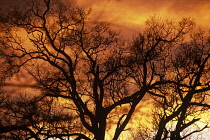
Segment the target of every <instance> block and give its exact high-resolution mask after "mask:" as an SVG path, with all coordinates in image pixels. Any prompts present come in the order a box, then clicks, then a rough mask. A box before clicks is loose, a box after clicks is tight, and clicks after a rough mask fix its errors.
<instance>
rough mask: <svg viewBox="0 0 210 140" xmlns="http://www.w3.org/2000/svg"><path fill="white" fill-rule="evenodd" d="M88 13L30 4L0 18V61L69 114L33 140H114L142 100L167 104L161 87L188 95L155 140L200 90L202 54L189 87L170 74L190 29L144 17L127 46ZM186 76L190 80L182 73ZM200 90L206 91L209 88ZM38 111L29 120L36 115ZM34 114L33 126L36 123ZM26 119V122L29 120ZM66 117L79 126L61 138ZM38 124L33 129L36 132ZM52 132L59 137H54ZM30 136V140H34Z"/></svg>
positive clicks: (187, 23) (186, 21) (51, 3)
mask: <svg viewBox="0 0 210 140" xmlns="http://www.w3.org/2000/svg"><path fill="white" fill-rule="evenodd" d="M89 13H90V10H84V9H82V8H78V7H76V6H66V5H64V4H62V3H61V2H55V1H50V0H45V1H35V0H33V1H30V2H28V3H27V5H26V6H25V7H24V9H21V8H19V9H18V8H14V9H12V10H10V11H9V12H7V13H6V14H5V13H4V14H1V24H2V25H3V27H4V28H3V29H2V30H4V33H2V35H1V36H2V38H3V39H1V45H2V46H3V47H2V49H1V56H3V57H5V58H7V59H11V60H12V62H13V63H14V64H13V65H12V66H13V67H12V68H18V70H23V69H24V70H26V71H27V73H28V74H30V75H31V76H33V78H34V80H35V81H36V82H37V86H36V87H39V90H40V92H41V95H39V100H40V101H45V100H47V99H51V98H52V99H53V100H52V101H56V100H57V99H59V101H60V102H64V101H65V103H66V105H65V107H64V108H65V109H68V111H69V112H73V113H72V116H69V117H65V118H62V117H61V118H60V119H59V122H61V124H56V125H55V126H53V127H48V128H47V129H48V130H46V131H44V132H39V131H38V132H39V133H36V137H38V136H37V134H42V136H46V139H47V138H49V137H58V138H60V139H62V138H63V137H65V136H69V137H71V136H73V134H75V135H76V136H77V138H75V139H92V138H93V139H96V140H104V139H105V134H106V132H107V131H109V129H112V128H113V127H114V129H115V130H114V133H113V136H112V139H113V140H117V139H118V138H119V136H120V134H121V133H122V132H123V131H124V130H126V126H127V124H128V123H129V120H130V119H131V117H132V115H133V113H134V112H135V109H136V107H137V105H139V104H140V103H141V101H142V99H143V97H145V95H146V94H151V95H153V96H156V97H157V98H160V100H161V99H166V98H167V96H166V95H165V94H164V93H161V91H162V88H164V87H166V86H168V85H174V87H177V89H180V90H181V89H182V88H183V87H184V88H190V89H191V90H192V92H193V94H189V95H186V96H184V97H182V98H183V105H181V106H180V109H178V110H177V111H176V112H175V113H173V114H175V115H171V116H169V117H168V118H167V117H166V118H164V123H162V121H160V125H159V126H160V127H159V130H158V132H157V136H156V139H160V138H161V137H162V135H163V130H164V127H165V124H166V123H168V122H169V121H170V120H171V118H174V117H177V116H178V115H179V114H180V113H182V112H186V106H188V103H189V101H190V100H191V99H192V95H194V92H196V93H197V92H200V89H197V85H198V84H199V86H200V84H203V83H202V82H201V81H199V79H201V78H202V74H203V72H204V69H205V67H204V65H206V63H207V62H208V57H209V55H208V57H206V58H203V59H201V58H199V59H196V61H194V62H195V63H199V65H197V68H198V70H197V71H193V72H194V73H193V74H194V75H195V76H194V77H193V78H195V80H192V81H191V83H190V85H187V84H186V83H182V82H183V81H182V80H184V79H180V77H179V76H182V75H179V73H178V74H177V73H176V72H179V71H178V70H177V69H179V67H181V64H179V62H181V61H176V59H178V58H180V59H181V58H182V57H181V56H174V57H173V55H176V54H175V53H173V51H174V49H175V48H176V46H177V44H180V43H182V42H183V40H184V35H186V34H187V33H189V31H191V30H192V29H193V27H194V22H193V21H192V20H190V19H189V18H184V19H183V20H181V21H179V22H172V21H169V20H166V21H163V20H161V19H158V18H156V17H151V18H150V19H149V20H148V21H147V22H146V25H147V28H146V29H145V30H144V31H143V32H142V33H141V34H140V35H138V36H136V37H134V39H133V40H132V41H130V42H129V43H128V42H125V41H124V40H123V39H122V38H121V37H120V33H119V32H118V31H115V30H113V29H111V27H110V25H109V24H108V23H106V22H92V21H90V20H89V19H88V15H89ZM183 45H184V44H183ZM180 54H183V53H180ZM185 57H187V55H186V54H183V59H184V58H185ZM175 58H176V59H175ZM172 60H173V61H172ZM183 65H185V64H184V62H183ZM176 66H177V67H176ZM176 68H177V69H176ZM15 72H18V71H15ZM174 75H175V76H174ZM173 76H174V77H173ZM186 76H188V77H190V75H188V74H186ZM196 77H198V78H196ZM184 78H187V77H184ZM189 80H190V79H189ZM184 82H185V80H184ZM199 82H200V83H199ZM193 83H196V85H193ZM206 83H208V80H207V82H206ZM191 86H192V87H191ZM203 90H205V91H208V90H209V87H206V88H203ZM203 90H202V91H203ZM188 96H189V97H188ZM185 100H186V101H185ZM187 102H188V103H187ZM164 103H165V102H164ZM186 104H187V105H186ZM191 104H196V103H195V102H193V103H191ZM200 105H201V106H202V105H203V106H205V105H206V104H200ZM50 106H51V105H47V107H50ZM42 107H44V105H42V104H41V106H40V107H39V108H41V110H44V109H42ZM18 108H19V107H18ZM36 108H37V109H38V110H39V108H38V107H36ZM11 109H12V108H11ZM26 109H27V106H26ZM32 110H34V109H32ZM41 110H39V111H34V112H33V111H32V112H31V113H36V112H37V113H38V114H39V112H40V111H41ZM55 110H56V108H55ZM12 111H13V112H14V110H12ZM16 112H20V111H19V110H18V111H16ZM48 114H49V113H48ZM40 115H41V114H39V115H38V117H37V120H39V118H42V116H40ZM183 115H184V114H183ZM180 116H181V115H180ZM59 117H60V116H59ZM21 118H24V117H23V116H21ZM25 118H28V119H30V116H26V117H25ZM72 118H73V119H74V120H77V121H78V120H79V123H78V124H79V125H80V126H81V127H80V128H81V129H80V131H79V130H78V129H75V130H74V129H73V130H71V128H68V130H67V131H70V130H71V133H70V134H69V133H68V134H66V133H64V129H63V127H64V126H65V122H63V123H62V120H68V121H71V120H72ZM45 120H46V119H44V120H42V121H40V122H39V121H37V122H34V123H35V124H37V125H41V123H43V122H45ZM183 120H184V119H183V118H182V117H180V120H178V123H177V126H176V127H177V131H178V128H180V127H183V124H182V122H183ZM179 123H181V124H179ZM48 124H50V125H53V124H54V123H52V124H51V123H48ZM69 124H70V125H71V123H69ZM59 125H61V127H60V126H59ZM21 126H24V125H21ZM56 127H60V128H61V129H62V131H61V130H58V131H57V130H55V128H56ZM39 129H42V130H43V129H44V130H45V128H39ZM69 129H70V130H69ZM174 132H176V131H174ZM30 135H32V133H31V134H30ZM33 135H34V134H33ZM176 136H178V135H176ZM36 137H35V136H34V137H33V138H35V139H38V138H36ZM39 139H40V137H39Z"/></svg>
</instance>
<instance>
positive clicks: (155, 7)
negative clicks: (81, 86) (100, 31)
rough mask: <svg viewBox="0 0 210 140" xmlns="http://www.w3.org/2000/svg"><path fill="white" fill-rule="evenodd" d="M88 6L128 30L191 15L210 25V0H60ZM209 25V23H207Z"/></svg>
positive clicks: (5, 1)
mask: <svg viewBox="0 0 210 140" xmlns="http://www.w3.org/2000/svg"><path fill="white" fill-rule="evenodd" d="M62 1H64V2H66V3H71V4H73V5H75V4H76V5H79V6H82V7H84V8H91V9H92V14H91V19H93V20H102V21H109V22H111V23H112V24H113V25H114V26H117V27H119V28H122V29H125V30H127V31H129V32H136V31H138V30H139V29H141V28H142V25H144V22H145V20H146V19H148V18H149V17H150V16H153V15H157V16H159V17H162V18H169V19H175V20H176V19H180V18H182V17H192V18H194V19H195V21H196V23H197V25H199V26H205V27H206V26H209V23H210V0H62ZM21 3H22V0H0V7H2V6H3V7H5V6H8V5H14V4H21ZM209 27H210V26H209Z"/></svg>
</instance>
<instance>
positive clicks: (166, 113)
mask: <svg viewBox="0 0 210 140" xmlns="http://www.w3.org/2000/svg"><path fill="white" fill-rule="evenodd" d="M170 47H171V46H170ZM168 52H171V53H169V54H168V55H165V58H164V59H162V60H163V63H161V61H160V63H159V64H161V67H162V66H165V67H162V68H161V69H159V70H161V71H158V72H161V73H159V74H158V75H159V76H160V78H162V80H161V81H162V82H163V81H167V82H166V84H161V85H159V86H158V87H157V88H155V89H152V90H150V91H149V93H150V96H151V98H153V100H154V110H153V112H154V118H153V124H154V128H152V130H151V129H149V127H146V128H145V129H142V128H144V127H145V126H140V127H141V129H139V132H138V133H137V135H136V136H138V137H141V138H143V139H156V140H160V139H161V140H166V139H171V140H182V139H187V138H189V137H191V136H192V135H194V134H195V133H199V132H200V133H202V131H203V130H204V129H207V128H209V126H208V122H205V121H207V120H205V119H206V118H202V115H203V114H205V113H208V111H209V107H210V106H209V103H208V102H209V90H210V85H209V82H210V81H209V79H210V77H209V72H210V71H209V70H210V69H209V68H210V67H209V66H210V65H209V63H210V59H209V58H210V50H209V32H208V31H204V30H199V31H197V32H194V33H191V34H190V40H189V39H188V40H182V41H178V42H177V43H176V44H174V45H173V47H172V49H171V50H170V51H168ZM158 56H159V55H158ZM159 64H158V66H160V65H159ZM151 66H152V67H154V65H151ZM158 66H156V67H158ZM154 68H155V67H154ZM154 70H155V69H154ZM154 70H153V72H154V75H155V71H154ZM163 70H165V72H166V73H167V74H166V75H163ZM154 80H156V79H153V80H152V82H153V81H154ZM145 130H147V131H145ZM153 132H156V134H154V133H153Z"/></svg>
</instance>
